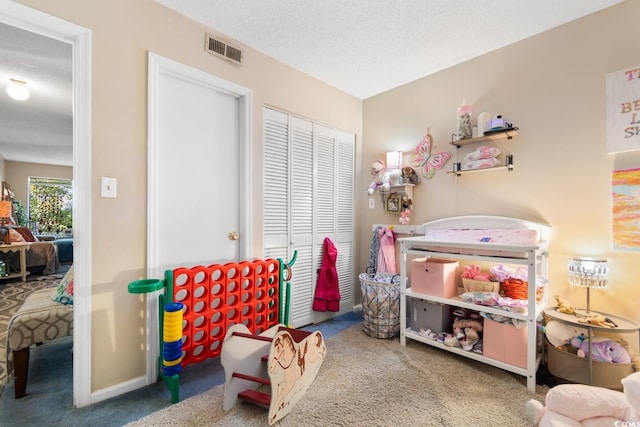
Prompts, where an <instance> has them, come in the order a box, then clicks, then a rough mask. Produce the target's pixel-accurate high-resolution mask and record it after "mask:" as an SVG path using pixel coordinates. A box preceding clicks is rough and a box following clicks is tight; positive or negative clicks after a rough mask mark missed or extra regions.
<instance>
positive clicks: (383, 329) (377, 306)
mask: <svg viewBox="0 0 640 427" xmlns="http://www.w3.org/2000/svg"><path fill="white" fill-rule="evenodd" d="M359 278H360V291H361V296H362V315H363V322H362V329H363V330H364V333H365V334H367V335H369V336H370V337H373V338H384V339H389V338H393V337H395V336H397V335H398V333H399V332H400V275H398V274H391V273H377V274H375V275H374V274H367V273H362V274H360V276H359ZM376 279H377V280H376Z"/></svg>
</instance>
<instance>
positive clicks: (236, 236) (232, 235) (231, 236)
mask: <svg viewBox="0 0 640 427" xmlns="http://www.w3.org/2000/svg"><path fill="white" fill-rule="evenodd" d="M239 238H240V235H239V234H238V233H236V232H235V231H232V232H231V233H229V240H238V239H239Z"/></svg>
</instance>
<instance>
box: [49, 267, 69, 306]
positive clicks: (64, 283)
mask: <svg viewBox="0 0 640 427" xmlns="http://www.w3.org/2000/svg"><path fill="white" fill-rule="evenodd" d="M51 298H52V299H53V300H54V301H57V302H59V303H61V304H65V305H67V304H68V305H73V265H72V266H71V268H69V271H67V274H65V275H64V277H63V278H62V280H61V281H60V283H59V284H58V287H57V288H56V291H55V292H54V294H53V295H52V296H51Z"/></svg>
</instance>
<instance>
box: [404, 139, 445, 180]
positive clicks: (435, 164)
mask: <svg viewBox="0 0 640 427" xmlns="http://www.w3.org/2000/svg"><path fill="white" fill-rule="evenodd" d="M450 158H451V154H449V153H447V152H446V151H442V152H440V153H436V154H431V135H430V134H429V129H428V128H427V134H426V135H425V136H424V138H422V141H420V143H419V144H418V146H417V147H416V152H415V153H413V154H411V157H410V158H409V163H410V164H411V166H413V167H414V168H416V169H418V170H419V171H420V173H421V174H422V176H423V177H425V178H427V179H431V177H433V175H434V174H435V173H436V169H442V167H443V166H444V165H445V164H446V163H447V160H449V159H450Z"/></svg>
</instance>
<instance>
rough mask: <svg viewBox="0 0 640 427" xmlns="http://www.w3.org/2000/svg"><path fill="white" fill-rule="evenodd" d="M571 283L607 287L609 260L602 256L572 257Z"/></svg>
mask: <svg viewBox="0 0 640 427" xmlns="http://www.w3.org/2000/svg"><path fill="white" fill-rule="evenodd" d="M568 269H569V283H571V284H572V285H573V286H588V287H590V288H606V287H607V273H608V272H609V268H608V267H607V260H606V259H601V258H585V257H579V258H571V259H570V260H569V265H568Z"/></svg>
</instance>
